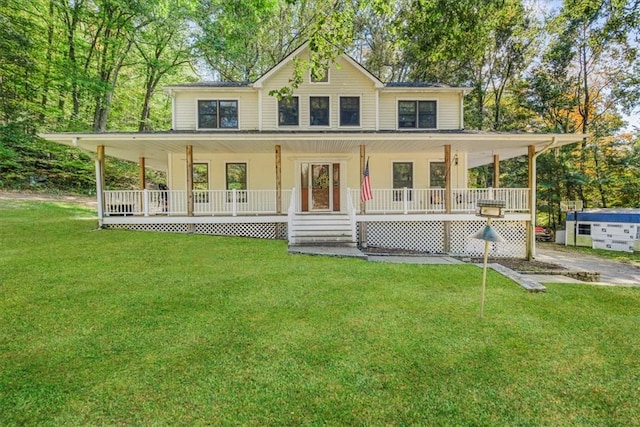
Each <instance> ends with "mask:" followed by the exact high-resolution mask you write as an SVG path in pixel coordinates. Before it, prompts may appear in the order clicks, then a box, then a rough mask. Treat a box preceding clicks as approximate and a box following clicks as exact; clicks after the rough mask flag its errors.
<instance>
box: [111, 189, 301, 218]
mask: <svg viewBox="0 0 640 427" xmlns="http://www.w3.org/2000/svg"><path fill="white" fill-rule="evenodd" d="M281 194H282V201H281V204H282V208H281V209H280V213H286V211H287V208H288V207H289V204H290V201H289V200H290V198H291V190H283V191H282V192H281ZM104 200H105V202H104V204H105V210H104V213H105V215H107V216H113V215H145V216H150V215H183V216H184V215H186V214H187V191H186V190H110V191H105V192H104ZM276 202H277V201H276V190H194V191H193V214H194V215H227V216H237V215H275V214H278V209H277V207H276Z"/></svg>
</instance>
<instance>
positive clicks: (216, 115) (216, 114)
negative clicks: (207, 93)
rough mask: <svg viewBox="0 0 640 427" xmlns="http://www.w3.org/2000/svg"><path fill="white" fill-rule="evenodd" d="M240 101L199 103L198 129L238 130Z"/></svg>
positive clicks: (207, 101) (201, 101) (205, 101)
mask: <svg viewBox="0 0 640 427" xmlns="http://www.w3.org/2000/svg"><path fill="white" fill-rule="evenodd" d="M237 128H238V101H230V100H200V101H198V129H237Z"/></svg>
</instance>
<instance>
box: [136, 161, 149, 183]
mask: <svg viewBox="0 0 640 427" xmlns="http://www.w3.org/2000/svg"><path fill="white" fill-rule="evenodd" d="M138 164H139V165H140V170H139V171H138V179H139V182H140V189H141V190H144V189H145V188H147V184H146V182H145V175H144V171H145V165H144V157H140V158H138Z"/></svg>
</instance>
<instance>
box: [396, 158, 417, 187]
mask: <svg viewBox="0 0 640 427" xmlns="http://www.w3.org/2000/svg"><path fill="white" fill-rule="evenodd" d="M394 163H411V165H412V166H411V184H413V187H412V188H415V185H416V161H415V159H406V160H402V159H393V160H391V188H392V189H393V164H394ZM395 190H398V189H397V188H396V189H395Z"/></svg>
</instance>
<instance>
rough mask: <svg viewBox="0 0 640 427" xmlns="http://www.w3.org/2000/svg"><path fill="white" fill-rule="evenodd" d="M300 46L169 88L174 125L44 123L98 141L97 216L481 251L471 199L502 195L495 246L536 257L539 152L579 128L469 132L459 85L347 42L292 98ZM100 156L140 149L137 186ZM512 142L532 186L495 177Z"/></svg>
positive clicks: (132, 224) (177, 227)
mask: <svg viewBox="0 0 640 427" xmlns="http://www.w3.org/2000/svg"><path fill="white" fill-rule="evenodd" d="M308 55H309V51H308V47H307V46H306V45H302V46H300V47H299V48H298V49H297V50H295V51H294V52H293V53H291V54H290V55H289V56H288V57H287V58H285V59H284V60H283V61H282V62H281V63H279V64H278V65H277V66H275V67H274V68H272V69H271V70H270V71H268V72H267V73H266V74H265V75H263V76H262V77H261V78H259V79H258V80H256V81H254V82H248V83H228V82H224V83H220V82H214V83H210V82H202V83H192V84H183V85H174V86H169V87H167V88H165V91H166V93H167V94H168V96H170V97H171V100H172V108H173V111H172V129H171V130H170V131H165V132H149V133H129V132H105V133H56V134H44V135H42V136H43V137H44V138H46V139H49V140H51V141H54V142H58V143H61V144H67V145H73V146H77V147H79V148H81V149H83V150H85V151H87V152H90V153H95V158H96V177H97V179H96V181H97V195H98V202H99V203H98V219H99V221H100V225H101V226H103V227H118V228H130V229H138V230H156V231H173V232H195V233H207V234H222V235H236V236H250V237H258V238H275V239H286V240H288V242H289V244H290V245H306V244H326V245H330V244H343V245H353V246H355V245H360V246H377V247H386V248H401V249H410V250H416V251H422V252H430V253H449V254H461V255H468V256H476V255H480V254H481V253H482V250H483V247H484V246H483V244H482V243H481V242H480V241H477V240H475V239H472V238H471V237H470V236H472V235H473V234H474V233H475V232H477V231H478V230H479V229H480V228H481V227H482V226H483V225H484V222H483V220H482V218H479V217H477V216H476V215H475V208H476V204H477V201H478V200H480V199H501V200H504V201H505V203H506V215H505V217H504V218H502V219H500V220H496V221H494V223H493V224H494V226H495V227H496V229H497V230H498V233H499V234H501V235H502V236H503V237H504V238H505V239H506V243H504V244H500V245H495V246H494V247H493V248H492V249H491V255H492V256H508V257H525V256H532V254H533V252H534V251H535V243H534V242H535V238H534V233H533V227H534V225H535V224H534V223H535V220H534V218H535V197H536V196H535V162H536V157H537V156H538V155H539V154H540V153H542V152H543V151H546V150H548V149H550V148H552V147H559V146H561V145H565V144H570V143H574V142H577V141H580V140H581V139H582V138H583V136H584V135H579V134H533V133H517V134H514V133H492V132H472V131H466V130H465V129H464V120H463V117H464V108H463V105H464V96H465V94H466V93H467V92H468V89H467V88H461V87H450V86H446V85H439V84H426V83H386V84H385V83H383V82H382V81H380V80H379V79H378V78H377V77H375V76H373V75H372V74H371V73H369V72H368V71H367V70H366V69H365V68H363V67H362V66H361V65H360V64H358V63H357V62H356V61H355V60H353V59H352V58H351V57H349V56H348V55H346V54H343V55H341V56H339V57H337V58H336V60H335V64H333V65H332V66H331V67H329V68H328V69H327V70H325V72H324V73H323V74H324V75H323V76H322V77H320V78H313V76H312V75H310V73H307V74H306V75H305V76H304V79H303V82H302V83H301V84H300V85H299V87H297V88H295V89H294V90H293V94H292V96H291V97H285V98H283V99H281V100H278V99H277V98H276V97H275V96H271V95H270V93H272V91H275V90H278V89H280V88H282V87H285V86H287V85H288V84H289V79H290V78H291V76H292V74H293V72H294V59H295V58H301V59H305V58H307V57H308ZM105 155H110V156H113V157H117V158H121V159H126V160H131V161H134V162H138V163H139V164H140V168H141V178H140V181H141V182H140V189H139V190H135V191H131V190H105V188H104V171H105V168H104V161H105V160H104V159H105ZM520 155H528V159H529V171H530V172H529V186H528V188H500V187H499V164H500V160H504V159H509V158H512V157H515V156H520ZM489 163H492V164H494V166H495V168H494V169H495V177H494V185H493V188H469V187H468V185H467V180H468V169H469V168H472V167H475V166H480V165H483V164H489ZM146 167H150V168H155V169H160V170H164V171H166V172H167V181H168V182H167V187H168V188H149V187H148V186H147V185H146V183H145V182H144V169H145V168H146ZM365 172H367V173H368V180H369V182H370V185H371V195H372V198H371V199H368V198H367V197H365V198H363V197H361V189H362V183H363V179H364V175H365ZM367 199H368V200H367Z"/></svg>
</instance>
